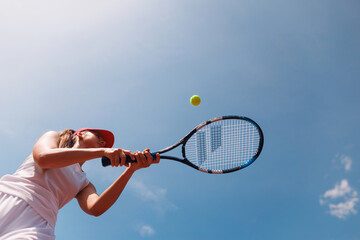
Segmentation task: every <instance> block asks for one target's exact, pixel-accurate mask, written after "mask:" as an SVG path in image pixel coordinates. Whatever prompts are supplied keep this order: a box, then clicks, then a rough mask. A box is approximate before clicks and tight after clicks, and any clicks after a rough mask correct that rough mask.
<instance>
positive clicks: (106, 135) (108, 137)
mask: <svg viewBox="0 0 360 240" xmlns="http://www.w3.org/2000/svg"><path fill="white" fill-rule="evenodd" d="M83 131H94V132H97V133H100V135H101V136H102V138H103V139H104V140H105V142H106V145H105V147H107V148H111V147H112V146H113V145H114V142H115V137H114V134H113V133H112V132H110V131H108V130H103V129H93V128H81V129H79V130H77V131H76V132H74V134H73V135H72V137H75V136H76V135H78V134H79V133H81V132H83Z"/></svg>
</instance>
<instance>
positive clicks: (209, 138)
mask: <svg viewBox="0 0 360 240" xmlns="http://www.w3.org/2000/svg"><path fill="white" fill-rule="evenodd" d="M259 142H260V135H259V132H258V129H257V128H256V127H255V126H254V125H253V124H252V123H251V122H248V121H245V120H238V119H227V120H222V121H217V122H213V123H211V124H209V125H206V126H204V127H203V128H201V129H200V130H199V131H198V132H196V133H195V134H194V135H193V136H191V138H190V139H189V140H188V142H187V143H186V146H185V154H186V157H187V159H188V160H189V161H190V162H192V163H193V164H195V165H196V166H198V167H200V168H202V169H206V170H212V171H221V170H228V169H232V168H236V167H240V166H245V165H246V164H248V162H249V161H251V159H252V158H253V157H254V155H255V154H256V153H257V151H258V147H259Z"/></svg>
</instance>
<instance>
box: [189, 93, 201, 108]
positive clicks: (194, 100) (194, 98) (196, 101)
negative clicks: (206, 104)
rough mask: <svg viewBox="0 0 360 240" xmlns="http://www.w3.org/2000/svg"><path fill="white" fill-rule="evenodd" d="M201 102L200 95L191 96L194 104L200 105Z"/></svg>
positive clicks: (191, 101)
mask: <svg viewBox="0 0 360 240" xmlns="http://www.w3.org/2000/svg"><path fill="white" fill-rule="evenodd" d="M200 102H201V98H200V97H199V96H198V95H193V96H192V97H191V98H190V103H191V104H192V105H194V106H197V105H199V104H200Z"/></svg>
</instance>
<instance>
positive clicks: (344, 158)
mask: <svg viewBox="0 0 360 240" xmlns="http://www.w3.org/2000/svg"><path fill="white" fill-rule="evenodd" d="M340 161H341V163H342V164H344V167H345V171H350V169H351V164H352V159H351V158H350V157H349V156H346V155H342V156H341V157H340Z"/></svg>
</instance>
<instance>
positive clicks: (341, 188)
mask: <svg viewBox="0 0 360 240" xmlns="http://www.w3.org/2000/svg"><path fill="white" fill-rule="evenodd" d="M351 190H352V189H351V187H350V186H349V183H348V181H347V180H346V179H343V180H341V183H340V184H339V185H337V184H336V185H335V188H333V189H330V190H327V191H326V192H325V194H324V197H325V198H327V197H330V198H332V199H335V198H338V197H343V196H345V195H346V194H348V193H350V192H351Z"/></svg>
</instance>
